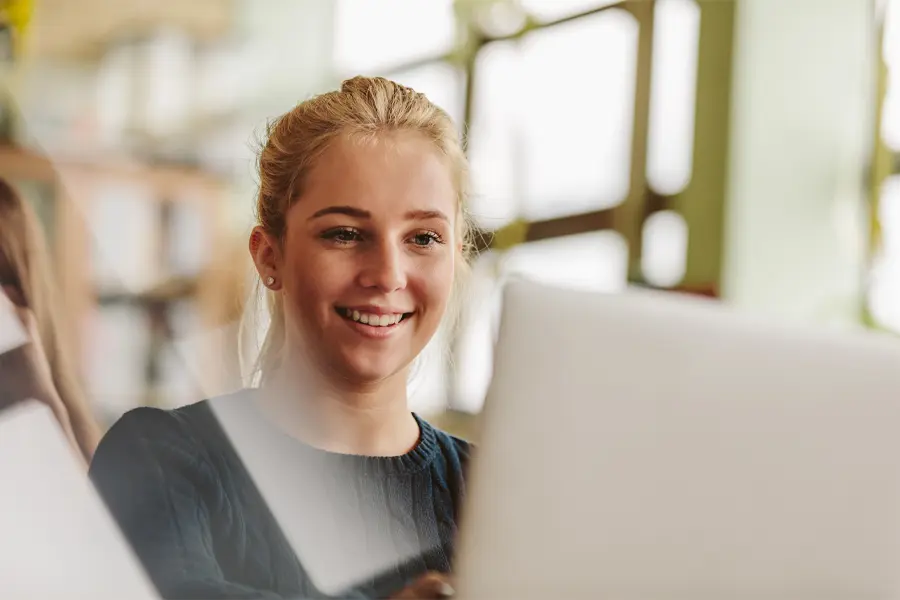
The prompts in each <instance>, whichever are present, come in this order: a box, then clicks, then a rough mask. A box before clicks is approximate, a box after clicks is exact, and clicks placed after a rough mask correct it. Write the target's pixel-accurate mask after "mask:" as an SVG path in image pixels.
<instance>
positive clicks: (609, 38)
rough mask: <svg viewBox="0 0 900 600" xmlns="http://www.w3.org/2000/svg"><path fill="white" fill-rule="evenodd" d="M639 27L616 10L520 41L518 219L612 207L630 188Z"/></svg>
mask: <svg viewBox="0 0 900 600" xmlns="http://www.w3.org/2000/svg"><path fill="white" fill-rule="evenodd" d="M637 38H638V26H637V22H636V21H635V20H634V18H633V17H632V16H631V15H630V14H629V13H626V12H624V11H621V10H610V11H608V12H603V13H600V14H598V15H596V16H593V17H589V18H586V19H583V20H581V21H576V22H573V23H571V24H568V25H565V26H560V27H554V28H553V29H548V30H546V31H539V32H537V33H534V34H532V35H530V36H529V37H528V38H526V40H525V42H524V46H523V63H524V64H523V68H522V72H523V73H528V77H527V80H526V81H527V83H526V85H525V86H524V90H523V94H522V101H521V102H520V103H519V105H520V107H521V110H522V112H521V113H520V115H519V118H520V120H521V123H522V125H523V131H524V133H525V139H524V144H523V148H524V152H525V159H524V163H525V164H524V167H525V170H524V173H523V175H524V179H525V207H524V208H525V216H526V217H527V218H528V219H546V218H551V217H557V216H561V215H565V214H573V213H577V212H584V211H589V210H596V209H598V208H603V207H609V206H614V205H616V204H619V203H620V202H622V201H623V200H624V199H625V196H626V195H627V194H628V187H629V176H630V174H629V167H630V164H631V156H630V151H631V134H632V125H633V118H634V85H635V69H636V59H637Z"/></svg>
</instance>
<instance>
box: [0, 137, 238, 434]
mask: <svg viewBox="0 0 900 600" xmlns="http://www.w3.org/2000/svg"><path fill="white" fill-rule="evenodd" d="M0 176H3V177H6V178H8V179H9V180H11V181H12V182H13V183H14V184H15V185H16V186H17V188H18V189H19V190H20V192H21V193H22V194H23V195H24V196H25V197H26V199H27V200H28V201H29V202H31V203H32V205H33V206H34V207H35V209H36V211H37V213H38V215H39V217H40V220H41V223H42V224H43V226H44V228H45V230H46V233H47V239H48V243H49V245H50V253H51V260H52V263H53V268H54V274H55V276H56V279H57V283H58V286H59V289H60V293H61V298H62V302H61V304H62V306H63V310H64V316H65V317H66V318H65V322H66V323H67V324H68V325H69V326H70V328H71V331H70V332H69V334H70V335H71V336H72V338H73V341H74V346H75V348H76V351H77V356H78V359H79V361H80V367H81V370H82V372H83V373H84V376H85V381H86V385H87V389H88V393H89V395H90V397H91V398H92V400H93V401H94V404H95V405H96V407H97V412H98V417H99V418H101V420H102V421H104V423H110V422H112V420H114V419H115V418H117V417H118V416H119V415H120V414H121V413H122V412H124V411H126V410H129V409H130V408H133V407H135V406H139V405H158V406H173V405H178V404H181V403H184V402H189V401H193V400H196V399H199V396H200V395H202V391H201V388H202V387H203V385H202V383H203V382H199V381H197V376H196V373H197V367H196V364H203V360H204V357H191V358H192V360H193V361H194V363H196V364H195V365H194V368H193V369H191V368H188V366H187V365H186V364H185V361H184V360H183V359H182V358H181V357H179V354H178V352H177V351H176V348H177V347H178V343H179V341H180V340H183V339H185V338H188V337H190V336H192V335H193V336H197V337H200V336H202V335H203V332H205V331H208V330H210V329H212V328H215V327H216V326H219V325H220V324H222V323H223V322H225V320H226V319H227V318H228V317H229V316H230V314H229V313H230V312H231V306H230V304H231V302H230V298H233V297H234V295H233V294H232V293H231V292H232V291H234V290H233V288H234V285H233V280H234V278H233V274H232V271H233V268H232V267H231V265H229V264H228V263H229V262H231V261H229V260H228V257H229V255H231V256H232V257H233V254H231V253H229V252H223V251H222V249H223V248H228V247H229V239H228V238H227V219H228V214H227V206H228V198H227V193H228V189H227V184H226V183H225V182H224V181H222V180H220V179H218V178H216V177H214V176H211V175H209V174H207V173H204V172H202V171H199V170H196V169H190V168H184V167H178V166H168V165H145V164H136V163H131V162H126V161H122V162H116V161H105V162H103V163H99V162H87V161H85V162H79V161H75V160H63V161H52V162H51V160H49V159H48V158H47V157H44V156H41V155H39V154H37V153H34V152H32V151H30V150H27V149H23V148H18V147H13V146H5V147H0ZM220 358H221V357H217V358H216V359H215V360H216V363H218V362H221V361H220V360H219V359H220ZM198 360H199V361H200V362H199V363H197V361H198ZM211 360H212V359H211ZM216 363H213V362H210V363H209V364H210V365H214V364H216ZM211 368H212V367H211Z"/></svg>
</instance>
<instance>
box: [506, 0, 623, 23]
mask: <svg viewBox="0 0 900 600" xmlns="http://www.w3.org/2000/svg"><path fill="white" fill-rule="evenodd" d="M617 2H619V0H521V4H522V7H523V8H524V9H525V10H527V11H528V13H529V14H530V15H531V16H533V17H535V18H536V19H538V20H539V21H544V22H546V21H553V20H555V19H560V18H563V17H568V16H570V15H574V14H578V13H580V12H585V11H588V10H591V9H592V8H600V7H603V6H609V5H610V4H616V3H617Z"/></svg>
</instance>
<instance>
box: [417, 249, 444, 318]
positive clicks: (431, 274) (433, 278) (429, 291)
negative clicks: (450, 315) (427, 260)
mask: <svg viewBox="0 0 900 600" xmlns="http://www.w3.org/2000/svg"><path fill="white" fill-rule="evenodd" d="M418 283H419V285H418V287H419V288H420V289H421V290H422V295H423V300H424V301H425V304H426V305H427V307H428V308H429V309H430V310H432V311H434V310H435V309H438V310H440V311H441V312H443V310H444V308H446V306H447V302H448V301H449V299H450V294H451V293H452V291H453V260H452V258H448V259H445V260H441V261H439V262H437V263H432V264H429V265H427V266H426V267H425V268H423V269H421V270H420V271H419V273H418Z"/></svg>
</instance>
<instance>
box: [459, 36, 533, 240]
mask: <svg viewBox="0 0 900 600" xmlns="http://www.w3.org/2000/svg"><path fill="white" fill-rule="evenodd" d="M519 66H520V63H519V60H518V53H517V49H516V45H515V44H514V43H512V42H498V43H493V44H489V45H487V46H485V47H484V48H483V49H482V50H481V52H480V53H479V54H478V57H477V59H476V61H475V81H474V83H473V92H474V93H475V97H474V98H473V107H472V123H471V124H470V131H469V162H470V163H471V177H472V192H473V193H472V202H471V210H472V213H473V216H474V218H475V221H476V222H477V223H478V225H479V226H480V227H483V228H485V229H489V230H490V229H499V228H500V227H502V226H503V225H505V224H506V223H509V222H510V221H512V220H514V219H515V218H516V215H518V214H519V207H518V201H517V194H516V175H517V173H521V170H522V169H521V166H520V165H517V160H518V161H521V155H517V153H516V150H517V149H518V148H520V146H518V145H517V144H516V117H515V114H514V113H513V111H512V110H511V108H512V107H514V106H516V105H517V103H518V101H519V98H518V94H519V91H518V82H519V76H518V73H517V72H516V71H517V69H518V68H519Z"/></svg>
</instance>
